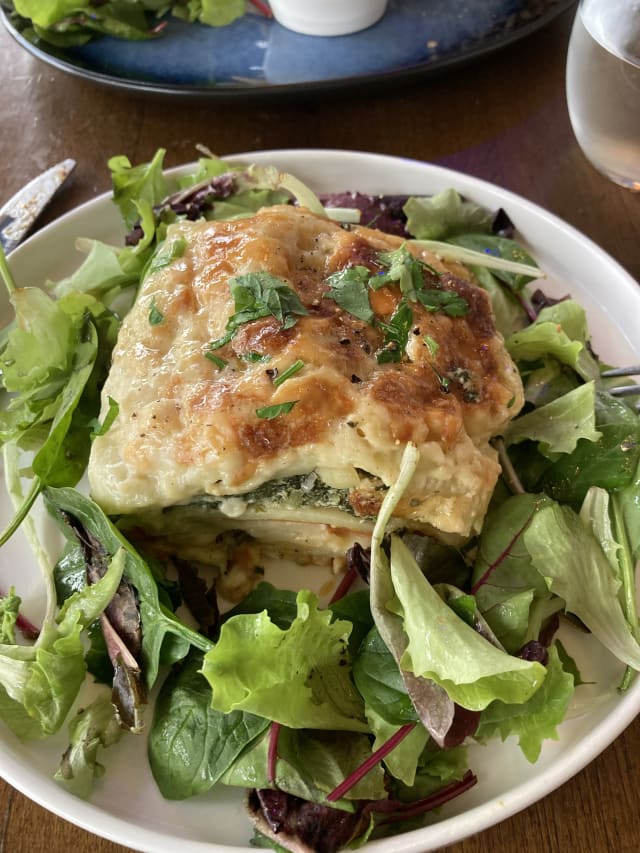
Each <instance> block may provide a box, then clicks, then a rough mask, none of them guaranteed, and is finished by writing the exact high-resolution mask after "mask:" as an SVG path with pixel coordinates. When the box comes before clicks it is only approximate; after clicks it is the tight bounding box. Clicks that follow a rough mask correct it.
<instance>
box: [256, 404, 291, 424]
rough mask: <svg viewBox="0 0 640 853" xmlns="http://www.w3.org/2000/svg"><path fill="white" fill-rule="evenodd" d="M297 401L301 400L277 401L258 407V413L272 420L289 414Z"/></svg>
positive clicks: (263, 417) (259, 415) (261, 416)
mask: <svg viewBox="0 0 640 853" xmlns="http://www.w3.org/2000/svg"><path fill="white" fill-rule="evenodd" d="M297 402H299V401H298V400H291V401H289V402H286V403H276V404H275V405H273V406H262V407H261V408H260V409H256V415H257V416H258V417H259V418H262V419H264V420H267V421H271V420H273V418H277V417H278V416H279V415H288V414H289V412H290V411H291V409H293V407H294V406H295V404H296V403H297Z"/></svg>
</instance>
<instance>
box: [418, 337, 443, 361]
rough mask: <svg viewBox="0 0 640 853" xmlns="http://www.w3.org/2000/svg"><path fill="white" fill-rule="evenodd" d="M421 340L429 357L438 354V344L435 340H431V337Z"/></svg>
mask: <svg viewBox="0 0 640 853" xmlns="http://www.w3.org/2000/svg"><path fill="white" fill-rule="evenodd" d="M422 340H423V343H424V345H425V346H426V348H427V350H428V351H429V355H430V356H431V357H433V356H435V355H437V354H438V350H439V349H440V344H439V343H438V341H436V340H435V338H432V337H431V335H425V336H424V337H423V339H422Z"/></svg>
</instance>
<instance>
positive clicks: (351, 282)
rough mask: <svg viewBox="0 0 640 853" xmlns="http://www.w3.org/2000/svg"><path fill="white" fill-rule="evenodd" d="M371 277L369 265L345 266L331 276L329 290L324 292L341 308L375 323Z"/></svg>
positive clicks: (326, 297)
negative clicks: (371, 301)
mask: <svg viewBox="0 0 640 853" xmlns="http://www.w3.org/2000/svg"><path fill="white" fill-rule="evenodd" d="M370 278H371V272H370V270H369V269H367V267H363V266H353V267H345V269H343V270H340V272H337V273H334V274H333V275H330V276H329V278H328V279H327V284H328V285H329V290H328V291H327V293H325V294H324V298H325V299H333V300H334V302H336V304H337V305H339V306H340V308H342V309H343V310H344V311H347V312H348V313H349V314H353V316H354V317H357V318H358V319H359V320H363V321H364V322H365V323H373V319H374V314H373V310H372V308H371V304H370V303H369V279H370Z"/></svg>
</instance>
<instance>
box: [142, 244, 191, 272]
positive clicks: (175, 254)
mask: <svg viewBox="0 0 640 853" xmlns="http://www.w3.org/2000/svg"><path fill="white" fill-rule="evenodd" d="M186 248H187V241H186V239H185V238H184V237H178V238H176V239H175V240H172V241H171V243H170V244H169V246H168V247H167V246H166V245H163V246H162V247H161V249H160V250H159V251H158V252H157V253H156V254H155V255H154V256H153V257H152V258H151V261H150V263H149V268H148V270H147V272H148V273H154V272H157V271H158V270H161V269H163V268H164V267H167V266H169V264H170V263H171V262H172V261H175V259H176V258H181V257H182V256H183V255H184V252H185V249H186Z"/></svg>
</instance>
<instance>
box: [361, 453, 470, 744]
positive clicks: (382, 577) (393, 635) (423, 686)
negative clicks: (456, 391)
mask: <svg viewBox="0 0 640 853" xmlns="http://www.w3.org/2000/svg"><path fill="white" fill-rule="evenodd" d="M418 458H419V457H418V450H417V448H416V447H415V445H413V444H408V445H407V448H406V450H405V452H404V455H403V458H402V464H401V467H400V471H399V474H398V478H397V480H396V482H395V483H394V484H393V485H392V486H391V487H390V489H389V491H388V492H387V494H386V496H385V499H384V501H383V503H382V506H381V507H380V511H379V513H378V518H377V521H376V524H375V527H374V530H373V535H372V537H371V566H370V576H369V585H370V598H371V614H372V616H373V619H374V622H375V624H376V627H377V629H378V631H379V632H380V636H381V637H382V640H383V642H384V644H385V645H386V647H387V648H388V649H389V651H390V652H391V654H392V656H393V658H394V659H395V661H396V664H397V666H398V668H399V671H400V674H401V676H402V680H403V682H404V685H405V687H406V691H407V694H408V695H409V697H410V699H411V702H412V704H413V706H414V708H415V710H416V712H417V714H418V717H419V719H420V722H421V723H422V725H423V726H424V727H425V729H426V730H427V731H428V732H429V734H430V735H431V737H432V738H433V739H434V741H435V742H436V743H437V744H438V745H439V746H444V743H445V739H446V735H447V732H448V731H449V729H450V728H451V725H452V723H453V718H454V714H455V706H454V703H453V700H452V699H451V698H450V697H449V696H448V694H447V693H446V691H445V690H444V689H443V688H442V687H440V686H439V685H438V684H436V683H435V682H434V681H432V680H431V679H426V678H421V677H419V676H416V675H414V673H413V672H410V671H408V670H406V669H404V668H403V667H402V666H401V665H400V661H401V659H402V656H403V654H404V652H405V649H406V648H407V635H406V633H405V630H404V624H403V621H402V619H401V617H399V616H398V615H397V614H394V613H392V612H391V611H390V610H389V609H388V607H387V604H388V603H389V602H390V601H391V600H392V599H393V597H394V589H393V583H392V581H391V572H390V567H389V558H388V557H387V554H386V552H385V551H384V549H383V539H384V535H385V530H386V527H387V524H388V523H389V519H390V517H391V514H392V513H393V510H394V508H395V506H396V504H397V502H398V501H399V500H400V498H401V497H402V494H403V492H404V490H405V489H406V487H407V485H408V484H409V482H410V480H411V477H412V476H413V473H414V471H415V469H416V466H417V464H418Z"/></svg>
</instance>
